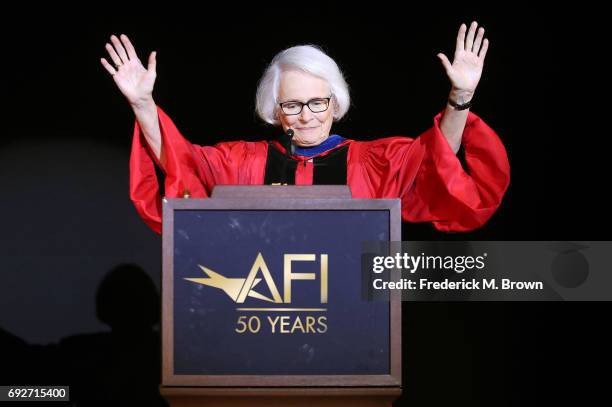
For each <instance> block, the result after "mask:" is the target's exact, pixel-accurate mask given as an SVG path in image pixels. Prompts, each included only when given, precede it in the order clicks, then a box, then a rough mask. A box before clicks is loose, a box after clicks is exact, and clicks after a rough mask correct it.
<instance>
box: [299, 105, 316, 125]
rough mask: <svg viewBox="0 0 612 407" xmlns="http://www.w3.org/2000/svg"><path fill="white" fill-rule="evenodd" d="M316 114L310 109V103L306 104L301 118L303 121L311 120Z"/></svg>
mask: <svg viewBox="0 0 612 407" xmlns="http://www.w3.org/2000/svg"><path fill="white" fill-rule="evenodd" d="M313 116H314V114H313V113H312V112H311V111H310V108H309V107H308V105H304V107H303V108H302V111H301V113H300V120H301V121H303V122H309V121H310V119H312V118H313Z"/></svg>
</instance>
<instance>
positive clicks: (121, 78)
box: [100, 34, 157, 107]
mask: <svg viewBox="0 0 612 407" xmlns="http://www.w3.org/2000/svg"><path fill="white" fill-rule="evenodd" d="M120 38H121V40H119V38H117V37H116V36H115V35H111V42H112V45H111V44H109V43H107V44H106V50H107V51H108V54H109V56H110V59H111V60H112V61H113V65H114V66H113V65H111V64H110V63H109V62H108V61H107V60H106V59H105V58H101V59H100V62H101V63H102V65H103V66H104V68H105V69H106V70H107V71H108V73H110V74H111V75H112V76H113V80H114V81H115V83H116V84H117V87H118V88H119V90H120V91H121V93H123V95H124V96H125V97H126V98H127V100H128V102H129V103H130V104H131V105H132V107H137V106H141V105H145V104H147V103H150V102H151V101H152V100H153V86H154V85H155V77H156V75H157V74H156V71H155V66H156V60H155V54H156V53H155V51H153V52H151V54H150V55H149V61H148V66H147V68H145V67H144V66H143V65H142V63H141V62H140V59H138V56H137V55H136V50H135V49H134V46H133V45H132V43H131V42H130V40H129V38H128V37H127V35H125V34H121V36H120Z"/></svg>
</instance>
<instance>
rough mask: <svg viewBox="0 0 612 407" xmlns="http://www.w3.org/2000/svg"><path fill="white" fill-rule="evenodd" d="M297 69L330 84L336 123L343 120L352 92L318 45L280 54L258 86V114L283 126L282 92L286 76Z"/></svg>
mask: <svg viewBox="0 0 612 407" xmlns="http://www.w3.org/2000/svg"><path fill="white" fill-rule="evenodd" d="M291 69H297V70H300V71H303V72H306V73H308V74H311V75H314V76H316V77H319V78H321V79H324V80H326V81H327V82H328V83H329V87H330V90H331V96H332V99H333V101H334V102H335V103H334V104H335V108H334V120H340V119H341V118H342V117H343V116H344V115H345V114H346V112H347V111H348V109H349V106H350V104H351V98H350V95H349V88H348V84H347V83H346V80H345V79H344V75H342V72H341V71H340V68H338V65H337V64H336V62H335V61H334V60H333V59H331V58H330V57H329V56H328V55H327V54H326V53H325V52H323V51H322V50H321V49H320V48H319V47H317V46H315V45H298V46H295V47H291V48H287V49H286V50H284V51H281V52H279V53H278V54H276V56H275V57H274V59H272V62H270V65H268V67H267V69H266V71H265V72H264V74H263V76H262V77H261V79H260V80H259V85H258V86H257V94H256V96H255V110H256V112H257V114H258V115H259V117H260V118H261V119H262V120H263V121H265V122H266V123H270V124H273V125H279V124H280V122H279V120H278V117H277V112H278V88H279V83H280V76H281V74H282V73H283V72H286V71H288V70H291Z"/></svg>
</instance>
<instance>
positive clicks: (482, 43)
mask: <svg viewBox="0 0 612 407" xmlns="http://www.w3.org/2000/svg"><path fill="white" fill-rule="evenodd" d="M466 30H467V27H466V25H465V24H461V27H459V33H458V34H457V45H456V48H455V56H454V60H453V63H452V64H451V63H450V61H449V60H448V58H447V57H446V55H444V54H443V53H439V54H438V58H440V61H442V65H443V66H444V69H445V70H446V74H447V75H448V78H449V79H450V81H451V84H452V87H453V88H452V93H454V94H461V95H462V96H463V99H464V100H466V101H467V100H469V99H471V97H472V96H473V95H474V92H475V91H476V87H477V86H478V82H479V81H480V77H481V75H482V68H483V66H484V60H485V56H486V55H487V49H488V48H489V40H488V39H486V38H484V40H483V37H484V32H485V30H484V28H482V27H480V29H478V23H477V22H476V21H474V22H473V23H472V24H471V25H470V30H469V32H468V33H467V38H466V35H465V34H466ZM476 32H478V34H477V35H476ZM474 35H476V38H475V39H474Z"/></svg>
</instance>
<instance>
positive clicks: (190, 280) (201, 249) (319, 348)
mask: <svg viewBox="0 0 612 407" xmlns="http://www.w3.org/2000/svg"><path fill="white" fill-rule="evenodd" d="M171 201H173V202H172V203H173V206H172V208H171V209H170V208H169V207H168V202H166V206H165V208H164V210H165V212H166V211H168V210H171V211H172V219H171V221H170V220H169V219H166V220H168V222H166V223H165V224H164V227H165V228H167V229H164V246H165V247H167V246H168V244H170V245H171V246H170V247H172V248H173V249H172V252H171V253H167V252H166V250H164V285H163V293H164V314H163V324H164V328H166V327H168V328H169V329H164V349H165V354H164V384H172V385H194V384H197V385H200V386H202V385H204V386H205V385H210V386H219V385H227V386H231V385H285V386H286V385H293V386H300V385H319V386H331V385H333V386H338V385H347V384H350V385H377V384H378V385H381V384H386V385H393V384H395V385H397V372H393V371H392V370H393V363H392V357H393V356H396V355H393V353H394V352H393V349H392V328H393V326H392V325H393V324H392V322H391V319H392V313H393V310H392V309H393V304H394V302H376V301H367V300H365V299H364V298H362V287H361V250H362V244H363V242H365V241H376V240H379V241H389V240H393V234H397V230H395V229H396V228H395V227H392V225H393V221H392V218H393V217H394V216H395V217H396V218H397V217H398V214H396V213H393V210H394V209H395V210H397V206H398V205H396V204H397V202H395V201H394V200H375V201H374V200H345V199H343V200H337V201H336V200H329V199H327V200H321V201H317V200H308V201H302V202H300V201H292V200H284V202H279V200H259V202H258V204H257V205H256V206H257V208H253V206H254V205H253V203H252V202H250V203H249V205H248V206H249V207H248V208H241V206H244V204H245V203H244V202H241V201H240V200H233V199H209V200H171ZM373 203H377V205H378V206H379V208H375V207H374V208H373V207H372V204H373ZM322 206H323V207H322ZM325 206H327V207H325ZM380 206H382V207H380ZM165 215H167V214H166V213H165ZM170 228H171V230H168V229H170ZM397 240H399V238H397ZM396 311H397V310H396ZM168 324H170V325H168ZM397 328H399V327H397ZM395 350H396V351H397V349H395Z"/></svg>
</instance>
